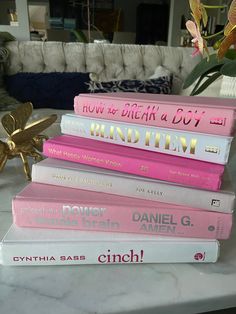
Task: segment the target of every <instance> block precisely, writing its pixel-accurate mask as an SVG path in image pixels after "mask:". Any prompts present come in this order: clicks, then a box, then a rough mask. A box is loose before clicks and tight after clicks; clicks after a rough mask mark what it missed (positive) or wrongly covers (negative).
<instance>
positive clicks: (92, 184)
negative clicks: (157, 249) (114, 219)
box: [32, 158, 235, 213]
mask: <svg viewBox="0 0 236 314" xmlns="http://www.w3.org/2000/svg"><path fill="white" fill-rule="evenodd" d="M32 181H33V182H37V183H43V184H52V185H58V186H65V187H71V188H76V189H82V190H88V191H95V192H103V193H108V194H115V195H122V196H128V197H135V198H140V199H146V200H152V201H158V202H163V203H170V204H177V205H183V206H188V207H191V208H199V209H206V210H213V211H217V212H224V213H232V211H233V209H234V208H235V192H234V190H233V187H232V185H231V184H230V182H225V183H224V184H223V186H222V189H221V190H219V191H210V190H203V189H198V188H191V187H188V186H183V185H180V184H174V183H170V182H167V181H161V180H155V179H150V178H144V177H142V176H137V175H131V174H127V173H123V172H119V171H115V170H109V169H103V168H99V167H94V166H89V165H84V164H80V163H76V162H71V161H65V160H60V159H53V158H46V159H44V160H42V161H40V162H38V163H36V164H33V166H32ZM183 195H184V197H183Z"/></svg>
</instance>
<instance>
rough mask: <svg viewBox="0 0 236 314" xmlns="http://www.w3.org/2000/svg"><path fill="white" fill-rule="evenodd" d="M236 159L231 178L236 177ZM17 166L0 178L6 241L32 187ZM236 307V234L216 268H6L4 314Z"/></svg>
mask: <svg viewBox="0 0 236 314" xmlns="http://www.w3.org/2000/svg"><path fill="white" fill-rule="evenodd" d="M235 164H236V157H235V158H234V159H232V160H231V167H230V168H231V173H232V175H233V176H234V177H236V167H235ZM19 165H20V164H19V163H18V162H17V161H11V162H9V164H8V165H7V167H6V168H5V170H4V172H3V173H1V174H0V236H1V235H3V234H4V233H5V231H6V230H7V228H8V227H9V226H10V224H11V220H12V218H11V198H12V196H13V195H14V194H15V193H16V192H17V191H19V190H20V189H21V188H22V187H23V185H25V184H26V183H27V182H26V181H25V179H24V176H23V172H22V168H19ZM234 306H236V228H234V230H233V233H232V235H231V238H230V239H229V240H227V241H224V242H222V245H221V256H220V259H219V262H217V263H216V264H162V265H161V264H159V265H158V264H156V265H109V266H108V265H106V266H103V265H96V266H93V265H90V266H87V265H84V266H52V267H3V266H0V313H1V314H2V313H9V314H15V313H24V314H31V313H32V312H33V313H35V314H44V313H45V314H51V313H53V314H65V313H67V314H92V313H94V314H95V313H96V314H100V313H102V314H105V313H116V314H118V313H123V314H124V313H130V314H156V313H158V314H162V313H163V314H164V313H166V314H172V313H173V314H185V313H186V314H191V313H200V312H204V311H210V310H216V309H221V308H228V307H234Z"/></svg>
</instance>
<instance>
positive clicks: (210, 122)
mask: <svg viewBox="0 0 236 314" xmlns="http://www.w3.org/2000/svg"><path fill="white" fill-rule="evenodd" d="M74 109H75V113H76V114H79V115H82V116H87V117H92V118H98V119H99V118H101V119H108V120H109V119H110V120H115V121H122V122H128V123H130V122H131V123H135V124H143V125H149V126H155V127H163V128H170V129H178V130H185V131H190V132H200V133H208V134H216V135H222V136H230V135H231V134H232V129H233V126H234V118H235V115H234V110H233V109H232V110H230V109H224V110H223V111H222V109H221V108H211V107H208V108H207V107H205V106H204V107H199V106H182V105H181V104H178V103H176V105H175V104H166V103H160V102H158V101H157V103H156V104H154V103H153V102H152V103H149V102H148V101H146V102H144V101H143V102H139V101H137V100H135V101H131V100H129V101H125V100H121V99H117V98H113V99H106V98H105V97H104V98H103V99H101V98H97V99H96V98H95V97H91V98H89V96H88V95H86V97H83V96H81V95H80V96H76V97H75V99H74Z"/></svg>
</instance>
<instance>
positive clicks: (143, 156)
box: [43, 135, 224, 190]
mask: <svg viewBox="0 0 236 314" xmlns="http://www.w3.org/2000/svg"><path fill="white" fill-rule="evenodd" d="M43 152H44V154H45V155H46V156H48V157H51V158H57V159H63V160H68V161H73V162H79V163H82V164H87V165H91V166H98V167H102V168H106V169H111V170H115V171H121V172H126V173H131V174H136V175H140V176H144V177H148V178H153V179H159V180H165V181H169V182H175V183H180V184H183V185H187V186H192V187H200V188H203V189H209V190H218V189H219V188H220V185H221V179H222V175H223V172H224V166H223V165H217V164H212V163H207V162H203V161H199V160H191V159H186V158H182V157H176V156H170V155H164V154H160V153H155V152H148V151H144V150H140V149H135V148H131V147H124V146H123V147H122V149H121V147H119V146H117V145H114V144H110V143H104V142H99V141H93V140H91V139H87V138H82V137H76V136H70V135H62V136H57V137H55V138H53V139H49V140H47V141H46V142H45V143H44V146H43Z"/></svg>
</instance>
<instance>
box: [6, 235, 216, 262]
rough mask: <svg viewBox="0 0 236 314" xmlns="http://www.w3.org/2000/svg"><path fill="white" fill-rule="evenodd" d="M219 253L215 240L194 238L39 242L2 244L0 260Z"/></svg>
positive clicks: (155, 258)
mask: <svg viewBox="0 0 236 314" xmlns="http://www.w3.org/2000/svg"><path fill="white" fill-rule="evenodd" d="M218 256H219V243H218V242H217V241H204V240H199V241H197V242H191V241H190V242H187V241H186V242H178V241H173V242H171V241H170V242H167V241H163V242H161V241H160V242H157V241H153V242H152V241H148V242H147V241H140V240H139V241H137V242H135V241H125V242H119V243H117V242H113V241H107V242H105V243H104V242H98V241H97V242H85V243H73V242H67V243H60V242H59V243H58V242H51V243H48V242H46V243H45V242H44V243H43V242H41V243H40V242H39V243H35V244H34V243H33V242H32V243H29V244H26V243H21V244H14V243H11V244H2V245H1V246H0V260H1V263H2V264H3V265H8V266H39V265H40V266H46V265H83V264H99V265H109V264H145V263H210V262H216V261H217V259H218Z"/></svg>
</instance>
